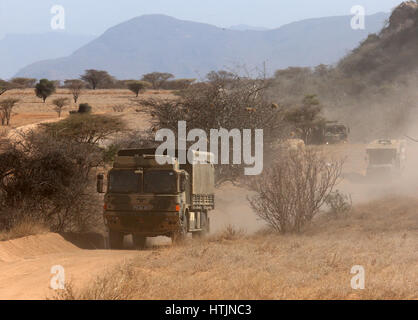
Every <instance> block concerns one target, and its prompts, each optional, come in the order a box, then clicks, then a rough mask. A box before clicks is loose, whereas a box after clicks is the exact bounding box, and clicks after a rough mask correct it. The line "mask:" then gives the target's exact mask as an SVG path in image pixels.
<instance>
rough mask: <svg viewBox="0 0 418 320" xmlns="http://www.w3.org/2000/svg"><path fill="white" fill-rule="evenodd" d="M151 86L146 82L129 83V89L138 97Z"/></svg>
mask: <svg viewBox="0 0 418 320" xmlns="http://www.w3.org/2000/svg"><path fill="white" fill-rule="evenodd" d="M150 86H151V84H150V83H149V82H146V81H128V83H127V87H128V89H129V90H131V91H132V92H133V93H135V95H136V96H137V97H138V95H139V93H140V92H143V91H145V90H146V89H147V88H149V87H150Z"/></svg>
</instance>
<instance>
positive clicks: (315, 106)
mask: <svg viewBox="0 0 418 320" xmlns="http://www.w3.org/2000/svg"><path fill="white" fill-rule="evenodd" d="M320 113H321V107H320V103H319V100H318V98H317V96H316V95H307V96H305V97H304V99H303V100H302V105H301V106H299V107H296V108H292V109H290V110H288V111H287V112H286V114H285V116H284V120H285V121H287V122H288V123H289V124H291V125H293V126H294V128H295V129H296V130H298V131H300V133H301V138H302V139H303V141H305V143H306V144H308V143H309V140H310V139H309V138H310V135H311V133H312V131H313V130H314V129H315V128H317V127H318V126H321V125H322V124H323V123H324V121H325V119H324V118H322V117H321V116H320Z"/></svg>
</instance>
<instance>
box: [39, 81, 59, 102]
mask: <svg viewBox="0 0 418 320" xmlns="http://www.w3.org/2000/svg"><path fill="white" fill-rule="evenodd" d="M54 92H55V84H54V82H53V81H49V80H48V79H41V80H39V82H38V83H37V84H36V86H35V94H36V96H37V97H38V98H41V99H42V100H43V101H44V103H45V101H46V99H47V98H48V97H49V96H50V95H51V94H53V93H54Z"/></svg>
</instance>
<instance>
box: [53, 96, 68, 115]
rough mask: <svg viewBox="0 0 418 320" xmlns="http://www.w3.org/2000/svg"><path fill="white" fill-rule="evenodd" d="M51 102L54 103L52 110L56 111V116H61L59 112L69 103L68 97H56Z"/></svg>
mask: <svg viewBox="0 0 418 320" xmlns="http://www.w3.org/2000/svg"><path fill="white" fill-rule="evenodd" d="M52 103H53V104H54V105H55V108H54V110H55V111H56V112H57V113H58V118H61V112H62V109H64V107H65V106H66V105H68V103H69V99H68V98H57V99H54V101H52Z"/></svg>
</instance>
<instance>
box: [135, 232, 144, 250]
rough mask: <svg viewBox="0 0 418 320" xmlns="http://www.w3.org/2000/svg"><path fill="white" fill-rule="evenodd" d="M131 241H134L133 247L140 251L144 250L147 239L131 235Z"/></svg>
mask: <svg viewBox="0 0 418 320" xmlns="http://www.w3.org/2000/svg"><path fill="white" fill-rule="evenodd" d="M132 240H133V241H134V246H135V248H136V249H139V250H142V249H145V245H146V242H147V238H146V237H143V236H140V235H137V234H133V235H132Z"/></svg>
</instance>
